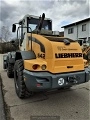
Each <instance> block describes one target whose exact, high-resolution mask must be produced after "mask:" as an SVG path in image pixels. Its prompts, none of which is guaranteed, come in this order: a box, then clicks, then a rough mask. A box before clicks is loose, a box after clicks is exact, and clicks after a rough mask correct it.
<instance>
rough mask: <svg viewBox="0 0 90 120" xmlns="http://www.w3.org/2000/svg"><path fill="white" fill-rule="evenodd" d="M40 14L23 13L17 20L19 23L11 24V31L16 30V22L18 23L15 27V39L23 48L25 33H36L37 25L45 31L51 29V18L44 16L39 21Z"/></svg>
mask: <svg viewBox="0 0 90 120" xmlns="http://www.w3.org/2000/svg"><path fill="white" fill-rule="evenodd" d="M41 18H42V17H41V16H40V17H39V16H33V15H25V16H24V17H23V19H21V20H20V21H19V23H15V24H13V27H12V32H15V31H16V24H18V28H17V39H19V46H20V47H21V46H22V43H23V42H24V44H23V46H24V48H25V44H26V43H25V41H24V39H25V35H26V34H27V33H30V35H32V34H33V33H34V34H37V31H38V29H39V26H40V25H41V24H42V25H41V26H42V27H41V29H42V30H44V33H45V31H52V20H51V19H49V18H44V20H43V21H42V22H41V23H40V20H41Z"/></svg>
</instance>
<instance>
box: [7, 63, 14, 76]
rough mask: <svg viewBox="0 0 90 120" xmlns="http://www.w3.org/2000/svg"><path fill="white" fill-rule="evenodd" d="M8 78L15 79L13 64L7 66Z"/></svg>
mask: <svg viewBox="0 0 90 120" xmlns="http://www.w3.org/2000/svg"><path fill="white" fill-rule="evenodd" d="M7 76H8V77H9V78H13V77H14V72H13V64H11V63H8V66H7Z"/></svg>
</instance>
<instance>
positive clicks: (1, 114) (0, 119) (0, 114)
mask: <svg viewBox="0 0 90 120" xmlns="http://www.w3.org/2000/svg"><path fill="white" fill-rule="evenodd" d="M0 120H6V117H5V111H4V101H3V95H2V86H1V78H0Z"/></svg>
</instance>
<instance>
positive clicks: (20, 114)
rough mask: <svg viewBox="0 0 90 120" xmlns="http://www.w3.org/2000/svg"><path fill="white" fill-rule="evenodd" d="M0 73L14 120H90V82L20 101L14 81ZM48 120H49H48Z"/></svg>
mask: <svg viewBox="0 0 90 120" xmlns="http://www.w3.org/2000/svg"><path fill="white" fill-rule="evenodd" d="M0 60H1V62H0V71H1V76H2V80H3V85H4V91H5V95H4V98H5V102H6V104H7V105H8V107H9V108H10V116H11V118H12V119H13V120H31V119H30V116H60V120H90V81H89V82H88V83H85V84H82V85H78V86H74V87H72V89H71V90H67V91H66V90H60V91H58V90H56V91H51V92H46V93H37V94H35V95H34V96H32V97H30V98H27V99H23V100H21V99H19V98H18V97H17V95H16V93H15V88H14V80H13V79H9V78H8V77H7V75H6V71H4V70H3V69H2V55H0ZM47 120H48V119H47Z"/></svg>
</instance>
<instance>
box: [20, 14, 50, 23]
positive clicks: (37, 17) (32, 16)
mask: <svg viewBox="0 0 90 120" xmlns="http://www.w3.org/2000/svg"><path fill="white" fill-rule="evenodd" d="M27 17H29V18H35V19H39V17H41V16H34V15H29V14H27V15H25V16H24V17H23V18H22V19H21V20H20V21H19V23H20V22H22V21H23V19H25V18H27ZM44 20H50V21H52V20H51V19H50V18H45V19H44Z"/></svg>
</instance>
